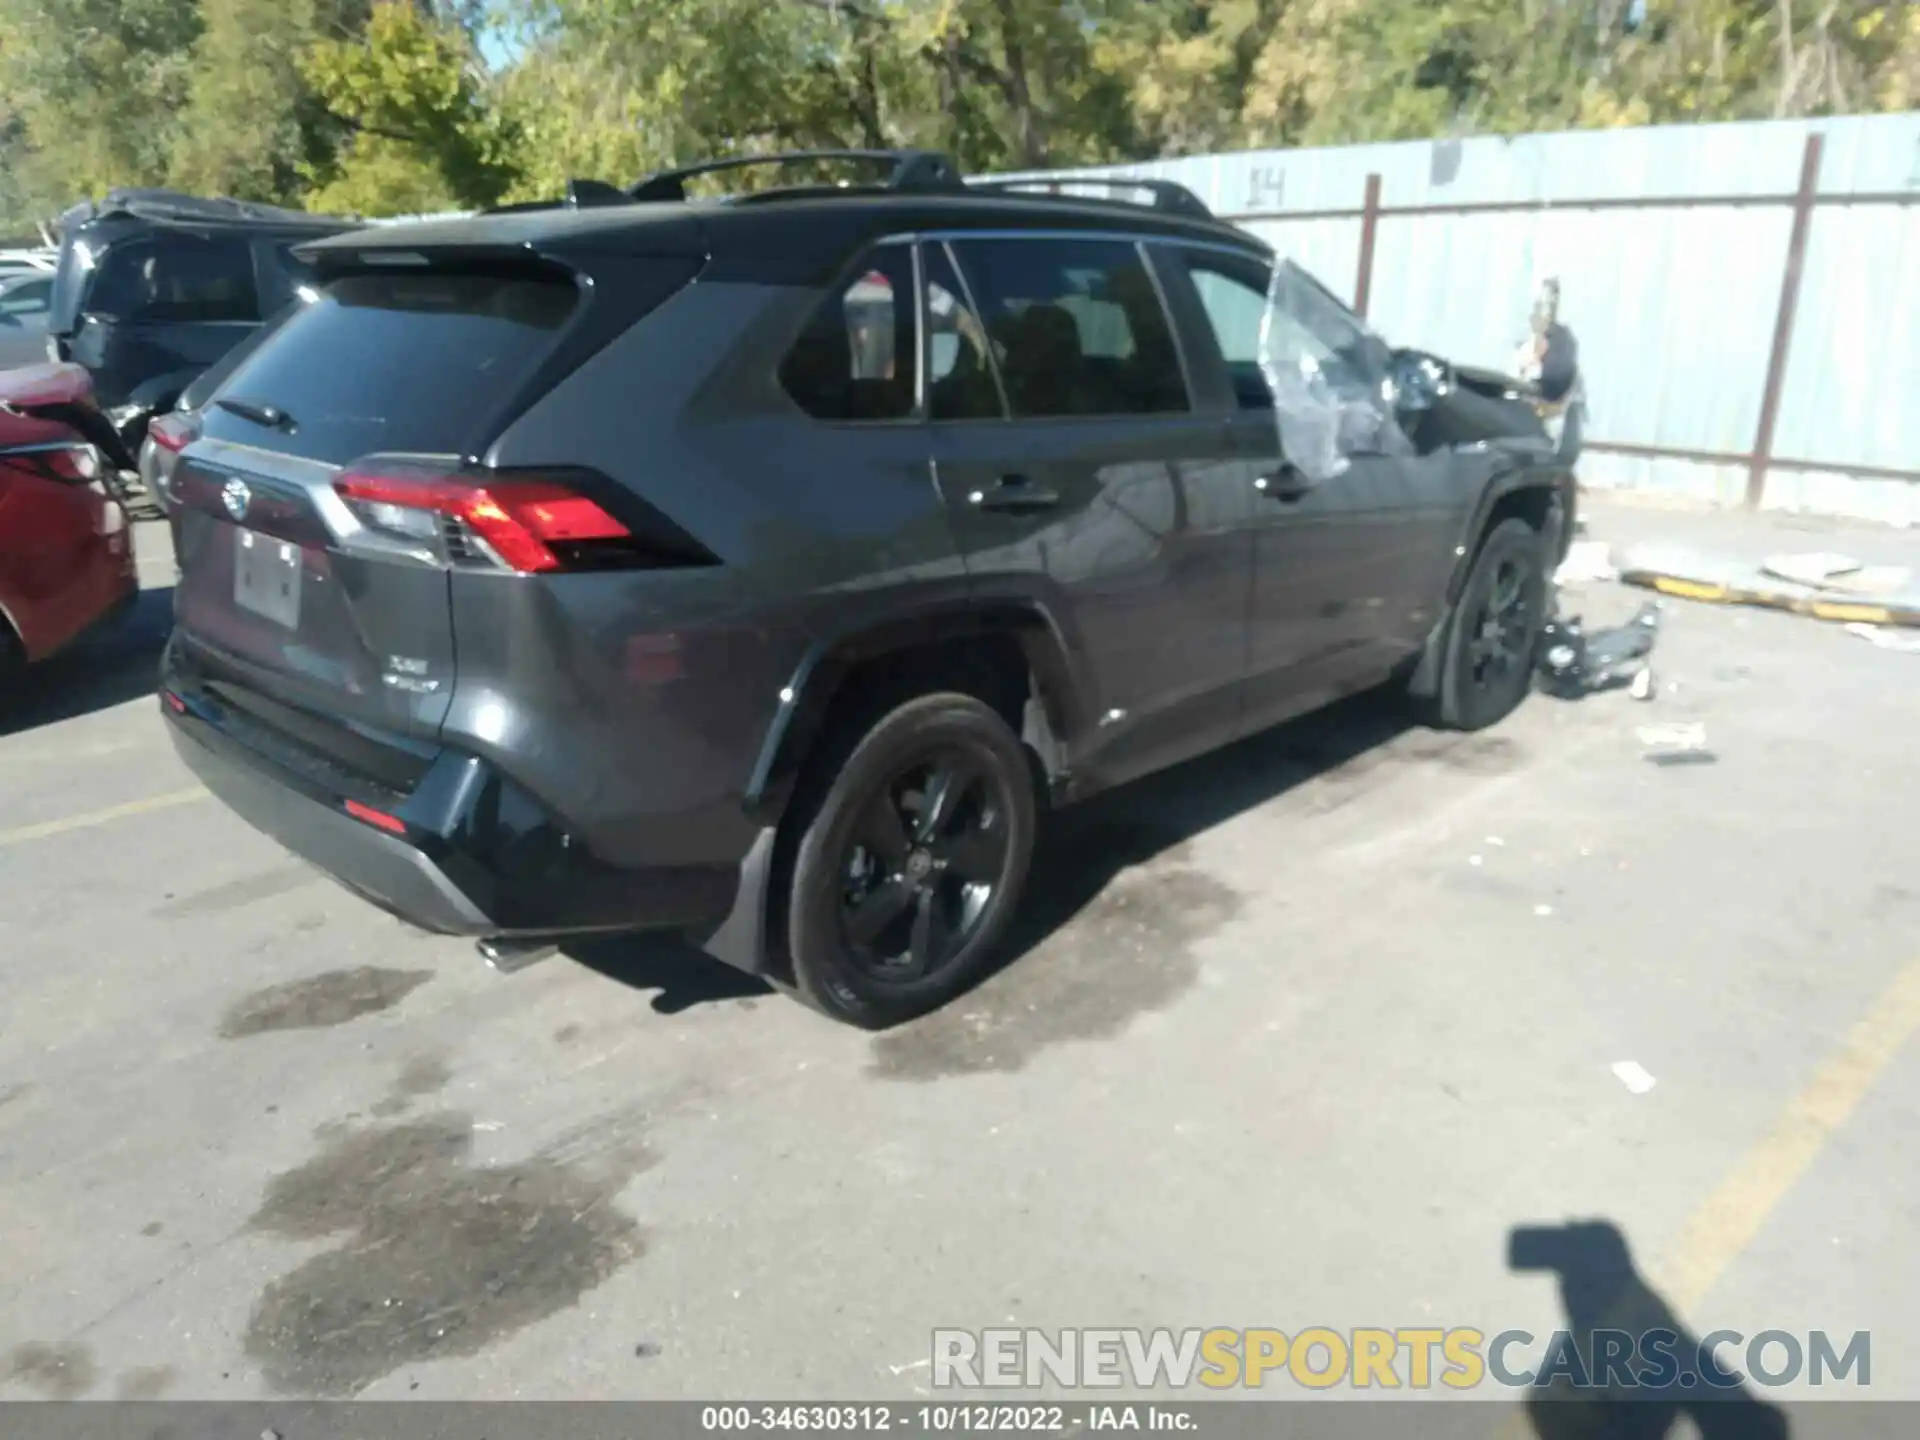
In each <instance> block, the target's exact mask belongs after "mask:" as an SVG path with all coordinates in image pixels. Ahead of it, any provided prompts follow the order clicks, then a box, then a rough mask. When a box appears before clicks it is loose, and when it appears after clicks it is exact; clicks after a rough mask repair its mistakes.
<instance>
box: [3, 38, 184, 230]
mask: <svg viewBox="0 0 1920 1440" xmlns="http://www.w3.org/2000/svg"><path fill="white" fill-rule="evenodd" d="M199 30H200V14H199V7H198V4H197V3H196V0H0V96H4V97H5V103H6V106H7V108H8V109H9V110H10V111H11V112H12V116H13V120H12V127H13V133H12V136H11V139H10V142H9V144H8V149H7V162H8V168H9V170H10V172H11V184H12V186H13V188H14V191H15V194H16V196H17V197H18V198H17V200H16V201H15V202H14V203H16V204H17V205H20V206H21V207H23V208H24V209H26V210H28V211H30V212H31V213H32V214H33V215H35V216H38V217H43V218H44V217H51V216H52V215H55V214H57V213H59V211H61V210H63V209H65V208H66V206H67V205H69V204H71V203H72V202H73V201H75V200H78V199H81V198H83V197H87V196H97V195H99V194H101V193H103V192H104V191H106V190H107V189H109V188H111V187H112V186H115V185H142V184H145V185H153V184H160V183H162V182H163V181H164V180H165V179H166V175H167V163H168V156H169V154H170V152H171V148H172V144H173V140H174V136H175V134H176V133H177V130H178V124H177V116H178V114H179V110H180V106H181V103H182V101H183V100H184V98H185V93H186V79H187V70H188V57H189V53H190V50H191V47H192V45H193V42H194V40H195V38H196V37H197V36H198V34H199Z"/></svg>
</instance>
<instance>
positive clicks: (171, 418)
mask: <svg viewBox="0 0 1920 1440" xmlns="http://www.w3.org/2000/svg"><path fill="white" fill-rule="evenodd" d="M193 430H194V427H193V423H192V422H191V421H189V420H188V419H187V417H186V416H184V415H157V416H155V417H154V419H153V423H152V424H150V425H148V426H147V438H148V439H149V440H151V441H153V443H154V444H156V445H158V446H159V447H160V448H161V449H162V450H165V451H166V452H167V453H168V454H169V455H178V454H179V453H180V452H181V451H182V450H184V449H186V448H187V446H188V445H190V444H191V443H193Z"/></svg>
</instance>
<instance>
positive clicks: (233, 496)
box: [220, 480, 253, 520]
mask: <svg viewBox="0 0 1920 1440" xmlns="http://www.w3.org/2000/svg"><path fill="white" fill-rule="evenodd" d="M220 503H221V504H222V505H224V506H226V507H227V514H229V515H231V516H232V517H233V518H234V519H236V520H244V519H246V518H247V506H249V505H251V504H252V503H253V491H252V490H250V489H248V488H247V482H246V481H244V480H229V481H227V483H226V484H225V485H224V486H222V487H221V489H220Z"/></svg>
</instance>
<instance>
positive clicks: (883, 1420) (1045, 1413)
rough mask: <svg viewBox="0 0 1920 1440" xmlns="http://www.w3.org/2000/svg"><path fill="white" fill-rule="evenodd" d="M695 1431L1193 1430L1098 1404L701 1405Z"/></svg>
mask: <svg viewBox="0 0 1920 1440" xmlns="http://www.w3.org/2000/svg"><path fill="white" fill-rule="evenodd" d="M700 1428H701V1429H702V1430H705V1431H712V1432H716V1433H721V1434H744V1433H747V1432H751V1431H772V1430H806V1431H829V1432H832V1431H838V1432H841V1433H850V1432H851V1433H860V1434H875V1433H883V1432H894V1431H897V1432H899V1433H901V1434H915V1433H920V1434H929V1435H946V1434H954V1435H977V1434H985V1433H996V1434H1009V1435H1034V1434H1041V1435H1044V1434H1058V1433H1065V1432H1067V1431H1069V1430H1073V1431H1079V1430H1157V1431H1161V1432H1164V1433H1190V1432H1192V1431H1194V1430H1196V1429H1198V1428H1199V1422H1198V1421H1197V1420H1196V1419H1195V1417H1194V1413H1193V1409H1192V1407H1191V1406H1183V1405H1168V1404H1163V1403H1159V1402H1145V1401H1142V1402H1121V1403H1116V1404H1100V1405H1085V1404H1081V1405H1070V1406H1069V1405H1054V1404H1033V1405H1019V1404H1007V1403H1004V1402H997V1401H988V1402H973V1403H966V1402H955V1403H951V1404H946V1403H942V1404H933V1405H886V1404H876V1405H706V1406H703V1407H701V1411H700Z"/></svg>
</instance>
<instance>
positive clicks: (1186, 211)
mask: <svg viewBox="0 0 1920 1440" xmlns="http://www.w3.org/2000/svg"><path fill="white" fill-rule="evenodd" d="M967 183H968V185H969V186H971V187H972V188H973V189H975V190H995V191H1001V192H1004V193H1008V194H1014V193H1018V192H1021V191H1039V192H1040V193H1041V194H1044V195H1049V196H1057V197H1059V198H1061V199H1066V200H1076V199H1084V198H1086V197H1084V196H1077V195H1071V194H1067V193H1066V191H1065V187H1068V186H1074V185H1087V186H1092V187H1094V188H1096V189H1100V190H1137V191H1141V192H1143V193H1145V194H1146V195H1147V196H1149V197H1150V200H1149V204H1150V205H1151V207H1152V208H1153V209H1155V210H1164V211H1166V212H1167V213H1168V214H1170V215H1189V216H1192V217H1193V218H1194V219H1196V220H1211V219H1213V218H1214V214H1213V211H1211V210H1209V209H1208V208H1207V204H1206V201H1204V200H1202V199H1201V198H1200V197H1199V196H1198V195H1196V194H1194V193H1193V191H1191V190H1189V189H1188V188H1187V187H1186V186H1184V185H1182V184H1180V183H1179V182H1178V181H1174V180H1150V179H1142V178H1140V177H1137V176H1129V175H1059V176H1047V177H1044V178H1043V177H1041V176H1037V175H1024V176H1014V177H1012V178H1010V179H1006V180H996V179H992V178H988V179H984V180H969V181H968V182H967ZM1115 198H1116V199H1119V198H1120V197H1117V196H1116V197H1115ZM1120 203H1122V204H1127V203H1131V202H1128V201H1125V200H1121V201H1120Z"/></svg>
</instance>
